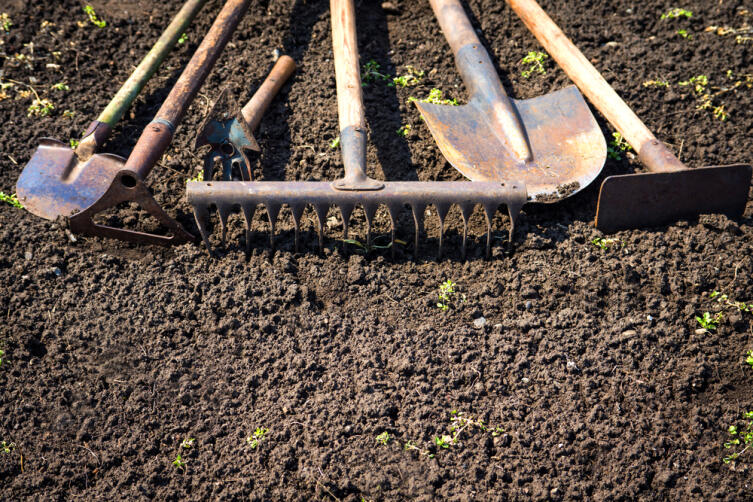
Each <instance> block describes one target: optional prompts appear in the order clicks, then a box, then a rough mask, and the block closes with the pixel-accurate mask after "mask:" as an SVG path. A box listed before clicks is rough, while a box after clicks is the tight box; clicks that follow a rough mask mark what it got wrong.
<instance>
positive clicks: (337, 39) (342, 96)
mask: <svg viewBox="0 0 753 502" xmlns="http://www.w3.org/2000/svg"><path fill="white" fill-rule="evenodd" d="M330 9H331V15H332V41H333V48H334V59H335V78H336V81H337V103H338V114H339V121H340V145H341V148H342V159H343V164H344V168H345V175H344V176H343V177H342V178H340V179H338V180H335V181H334V182H331V183H330V182H326V181H325V182H310V181H294V182H281V181H253V182H248V181H218V182H214V181H203V182H199V181H195V182H194V181H191V182H189V183H188V186H187V196H188V201H189V203H190V204H191V205H192V206H193V208H194V214H195V217H196V223H197V224H198V227H199V230H200V231H201V235H202V237H203V238H204V242H205V243H206V245H207V248H208V249H210V252H211V247H210V243H209V238H208V237H209V223H210V210H211V209H213V208H216V209H217V211H218V213H219V216H220V224H221V226H222V234H223V235H222V239H223V241H224V239H225V229H226V227H227V219H228V217H229V215H230V213H231V211H233V210H234V209H235V208H238V207H239V208H240V209H241V210H242V212H243V216H244V219H245V224H246V246H247V249H248V247H250V239H251V238H250V227H251V219H252V217H253V215H254V212H255V210H256V207H257V205H258V204H262V205H264V207H265V209H266V212H267V215H268V217H269V224H270V244H271V245H272V246H274V234H275V224H276V221H277V218H278V215H279V213H280V209H281V207H282V206H283V204H286V205H288V206H289V207H290V209H291V212H292V215H293V220H294V224H295V245H296V249H298V243H299V242H298V241H299V231H300V220H301V217H302V215H303V212H304V209H305V208H306V206H307V205H311V206H313V208H314V211H315V213H316V215H317V220H318V233H319V247H320V249H321V248H322V246H323V223H324V221H325V219H326V216H327V211H328V209H329V208H330V206H332V205H334V206H337V207H338V208H339V210H340V214H341V216H342V221H343V231H344V236H345V238H346V239H347V237H348V222H349V219H350V216H351V214H352V212H353V210H354V208H355V207H356V206H361V207H362V208H363V209H364V212H365V215H366V223H367V236H366V246H367V247H369V246H371V227H372V220H373V218H374V215H375V214H376V211H377V208H378V207H379V206H380V205H381V206H386V208H387V209H388V211H389V214H390V218H391V221H392V232H391V239H392V241H391V247H392V251H393V254H394V242H395V225H396V218H397V215H398V213H399V212H400V211H401V210H402V209H403V208H404V206H405V205H406V204H407V205H409V206H410V207H411V210H412V212H413V220H414V223H415V244H414V253H415V254H417V253H418V240H419V233H420V228H421V226H422V224H423V218H424V210H425V209H426V207H427V206H428V205H429V204H433V205H434V206H435V208H436V209H437V213H438V215H439V220H440V229H441V230H440V239H439V249H440V254H441V251H442V235H443V233H444V219H445V217H446V215H447V213H448V211H449V210H450V207H451V206H452V205H453V204H456V205H458V206H459V207H460V209H461V213H462V216H463V222H464V228H463V249H462V250H463V254H464V255H465V248H466V240H467V233H468V219H469V217H470V215H471V213H472V211H473V209H474V207H475V206H476V204H481V205H482V206H483V208H484V210H485V214H486V221H487V241H486V251H487V256H488V255H489V253H490V247H491V221H492V218H493V216H494V213H495V212H496V210H497V209H498V207H499V206H500V205H501V204H505V205H506V206H507V209H508V212H509V214H510V219H511V229H510V233H511V236H512V232H513V231H514V227H515V222H516V220H517V217H518V215H519V213H520V209H521V207H522V206H523V204H525V202H526V189H525V184H523V183H522V182H518V181H517V180H515V179H508V180H504V182H500V181H489V182H467V181H459V182H412V181H406V182H402V181H399V182H396V181H380V180H376V179H373V178H371V177H369V176H368V175H367V174H366V120H365V114H364V106H363V99H362V87H361V76H360V70H359V62H358V47H357V44H356V23H355V9H354V6H353V0H330ZM511 239H512V237H511Z"/></svg>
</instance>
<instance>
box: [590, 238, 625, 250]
mask: <svg viewBox="0 0 753 502" xmlns="http://www.w3.org/2000/svg"><path fill="white" fill-rule="evenodd" d="M591 244H593V245H594V246H596V247H597V248H600V249H601V250H602V251H606V250H607V249H609V248H611V247H612V246H614V245H615V244H622V247H625V243H624V242H622V241H621V240H620V239H616V238H609V239H608V238H604V237H597V238H595V239H593V240H591Z"/></svg>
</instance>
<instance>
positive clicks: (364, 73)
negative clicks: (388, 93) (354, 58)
mask: <svg viewBox="0 0 753 502" xmlns="http://www.w3.org/2000/svg"><path fill="white" fill-rule="evenodd" d="M381 69H382V66H381V65H380V64H379V63H377V62H376V61H374V60H373V59H372V60H370V61H369V62H368V63H366V64H365V65H363V66H362V67H361V85H362V86H363V87H367V86H368V85H369V84H371V83H373V82H377V81H380V80H381V81H387V80H390V76H389V75H385V74H384V73H381V72H380V71H379V70H381Z"/></svg>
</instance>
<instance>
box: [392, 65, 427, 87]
mask: <svg viewBox="0 0 753 502" xmlns="http://www.w3.org/2000/svg"><path fill="white" fill-rule="evenodd" d="M405 71H406V74H405V75H400V76H399V77H395V78H393V79H392V82H390V83H389V84H387V85H389V86H391V87H395V86H400V87H415V86H417V85H418V84H420V83H421V80H423V78H424V72H423V71H421V70H417V69H415V68H414V67H412V66H410V65H408V66H406V67H405Z"/></svg>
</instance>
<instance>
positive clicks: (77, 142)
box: [68, 139, 80, 150]
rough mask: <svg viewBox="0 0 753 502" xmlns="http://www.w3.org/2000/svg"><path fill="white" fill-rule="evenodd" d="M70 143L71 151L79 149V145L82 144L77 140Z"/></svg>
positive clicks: (71, 140)
mask: <svg viewBox="0 0 753 502" xmlns="http://www.w3.org/2000/svg"><path fill="white" fill-rule="evenodd" d="M68 142H69V143H70V144H71V150H75V149H76V148H78V145H79V143H80V142H79V140H77V139H70V140H68Z"/></svg>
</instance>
